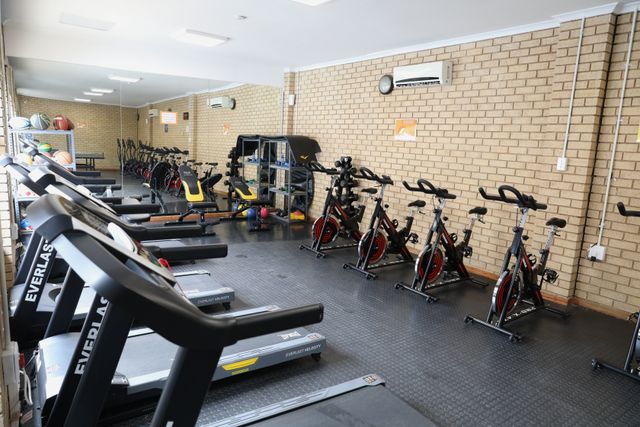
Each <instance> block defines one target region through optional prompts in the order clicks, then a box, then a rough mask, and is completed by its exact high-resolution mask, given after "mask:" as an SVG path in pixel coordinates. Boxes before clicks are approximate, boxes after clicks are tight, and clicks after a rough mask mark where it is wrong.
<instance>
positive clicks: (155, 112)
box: [148, 108, 160, 117]
mask: <svg viewBox="0 0 640 427" xmlns="http://www.w3.org/2000/svg"><path fill="white" fill-rule="evenodd" d="M148 113H149V117H158V116H160V111H158V109H157V108H154V109H152V110H149V112H148Z"/></svg>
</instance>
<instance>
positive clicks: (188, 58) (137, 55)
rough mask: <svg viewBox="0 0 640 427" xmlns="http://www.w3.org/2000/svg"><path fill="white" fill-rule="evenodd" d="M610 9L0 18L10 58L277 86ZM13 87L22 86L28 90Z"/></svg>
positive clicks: (349, 0)
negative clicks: (89, 22)
mask: <svg viewBox="0 0 640 427" xmlns="http://www.w3.org/2000/svg"><path fill="white" fill-rule="evenodd" d="M624 2H627V3H628V2H629V0H624V1H623V2H621V3H624ZM610 3H611V0H561V1H558V0H535V1H531V0H482V1H479V0H332V1H331V2H329V3H326V4H324V5H321V6H318V7H310V6H306V5H303V4H300V3H298V2H294V1H291V0H180V1H157V0H135V1H132V0H110V1H99V0H92V1H88V0H57V1H51V0H2V18H3V19H4V22H5V35H6V50H7V54H8V55H9V56H11V57H14V58H29V59H38V60H47V61H57V62H63V63H69V64H82V65H87V66H93V67H102V68H104V69H114V68H116V69H122V70H133V71H135V72H137V73H154V74H164V75H171V76H183V77H189V78H196V79H210V80H216V81H227V82H228V81H235V82H246V83H259V84H271V85H281V84H282V72H283V69H285V68H298V67H302V66H306V65H309V64H317V63H323V62H329V61H336V60H341V59H344V58H350V57H354V56H361V55H366V54H370V53H373V52H379V51H384V50H388V49H396V48H401V47H405V46H410V45H415V44H423V43H429V42H436V41H439V40H446V39H451V38H457V37H463V36H467V35H471V34H477V33H483V32H490V31H495V30H499V29H504V28H508V27H514V26H520V25H526V24H532V23H538V22H542V21H548V20H550V19H552V17H553V16H554V15H558V14H563V13H567V12H571V11H575V10H579V9H586V8H591V7H596V6H602V5H605V4H610ZM62 13H71V14H74V15H79V16H83V17H86V18H89V19H99V20H103V21H110V22H112V23H113V24H114V25H113V28H111V29H110V30H108V31H96V30H91V29H85V28H78V27H71V26H68V25H63V24H60V23H59V19H60V16H61V14H62ZM238 15H246V16H247V17H248V19H246V20H238V19H236V17H237V16H238ZM181 28H189V29H194V30H199V31H205V32H209V33H213V34H217V35H222V36H226V37H229V38H230V40H229V41H228V42H227V43H224V44H223V45H220V46H217V47H213V48H206V47H200V46H193V45H188V44H183V43H180V42H178V41H175V40H174V39H172V38H171V36H170V34H171V33H173V32H175V31H177V30H179V29H181ZM46 69H47V67H45V70H46ZM45 72H46V71H43V73H45ZM40 78H41V79H43V78H44V77H40ZM60 78H61V80H63V81H64V80H66V83H65V84H67V85H69V86H71V85H73V81H72V80H71V78H66V79H65V77H64V76H60ZM18 83H19V84H20V85H22V86H24V87H25V88H26V87H27V86H28V85H29V83H30V82H29V81H25V80H22V78H20V79H18ZM170 83H172V82H170V81H169V80H168V77H167V85H168V84H170ZM61 84H62V83H61ZM167 85H165V86H167ZM34 89H38V90H42V89H44V88H34ZM193 90H195V88H194V89H193ZM159 97H161V96H157V97H156V98H159Z"/></svg>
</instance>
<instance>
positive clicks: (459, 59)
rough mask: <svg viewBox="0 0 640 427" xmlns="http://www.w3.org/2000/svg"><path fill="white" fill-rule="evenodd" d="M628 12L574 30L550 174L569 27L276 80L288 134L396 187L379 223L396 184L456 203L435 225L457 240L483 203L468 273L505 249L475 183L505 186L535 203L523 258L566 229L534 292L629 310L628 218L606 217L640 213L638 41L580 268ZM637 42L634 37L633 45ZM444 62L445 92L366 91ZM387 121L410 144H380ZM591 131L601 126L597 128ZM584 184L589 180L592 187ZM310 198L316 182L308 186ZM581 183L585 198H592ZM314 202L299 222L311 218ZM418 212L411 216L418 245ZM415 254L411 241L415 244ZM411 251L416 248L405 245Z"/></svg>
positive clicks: (493, 268) (503, 232) (493, 211)
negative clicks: (288, 106) (601, 227)
mask: <svg viewBox="0 0 640 427" xmlns="http://www.w3.org/2000/svg"><path fill="white" fill-rule="evenodd" d="M630 21H631V14H625V15H620V16H618V17H616V16H614V15H603V16H597V17H593V18H588V19H587V20H586V23H585V30H584V36H583V41H582V43H583V44H582V49H581V58H580V65H579V69H578V79H577V84H576V94H575V101H574V109H573V118H572V121H571V132H570V135H569V142H568V150H567V157H568V159H569V160H568V164H569V168H568V170H567V171H566V172H558V171H556V161H557V158H558V157H559V156H561V154H562V147H563V141H564V131H565V127H566V123H567V112H568V105H569V99H570V93H571V87H572V79H573V72H574V67H575V57H576V49H577V46H578V40H579V35H580V21H579V20H578V21H571V22H566V23H562V24H561V25H560V26H559V27H557V28H552V29H547V30H541V31H535V32H529V33H524V34H518V35H513V36H508V37H501V38H496V39H491V40H483V41H478V42H474V43H467V44H461V45H454V46H448V47H443V48H438V49H430V50H424V51H419V52H412V53H406V54H400V55H395V56H389V57H383V58H377V59H371V60H367V61H362V62H355V63H348V64H343V65H336V66H330V67H325V68H320V69H312V70H307V71H302V72H298V73H295V75H290V73H287V74H285V76H284V83H285V96H286V95H287V94H288V93H295V94H296V96H297V104H296V106H295V112H294V113H293V114H291V113H290V112H288V111H287V112H286V113H285V118H287V119H288V121H293V125H292V130H293V133H297V134H304V135H308V136H310V137H313V138H316V139H317V140H318V141H319V143H320V146H321V147H322V150H323V152H322V153H321V155H320V160H321V161H322V162H324V163H326V164H330V163H331V162H332V161H333V160H335V159H336V158H337V157H339V156H341V155H350V156H352V157H353V158H354V160H355V163H356V164H357V165H362V166H365V165H366V166H367V167H369V168H371V169H373V170H374V171H376V172H377V173H379V174H388V175H390V176H391V177H392V178H393V179H394V180H395V182H396V185H395V186H392V187H390V188H389V189H388V192H387V193H386V194H387V197H386V200H387V202H388V203H389V205H390V208H389V211H390V214H391V215H392V216H393V217H397V218H403V217H404V216H405V215H406V213H407V211H408V209H407V207H406V205H407V203H408V202H409V201H411V200H413V199H414V198H415V197H414V195H412V194H410V193H409V192H407V191H405V190H404V188H403V187H402V185H401V184H400V183H401V181H402V180H408V181H415V180H416V179H417V178H420V177H422V178H426V179H428V180H430V181H433V182H434V183H435V184H437V185H440V186H443V187H446V188H448V189H449V190H450V191H451V192H453V193H454V194H456V195H458V199H456V200H454V201H449V202H448V204H447V208H446V214H447V216H448V217H449V222H448V227H449V229H450V230H452V231H458V232H460V231H461V230H462V229H463V228H464V225H465V224H466V222H467V221H468V217H467V211H468V209H470V208H471V207H473V206H476V205H486V206H487V207H488V208H489V214H488V215H487V217H486V224H485V225H482V224H477V228H476V229H475V234H474V237H473V241H472V243H473V246H474V249H475V252H474V256H473V258H472V259H471V260H470V261H469V263H470V265H472V266H473V267H476V268H479V269H482V270H485V271H488V272H491V273H497V272H498V270H499V266H500V264H501V261H502V258H503V255H504V251H505V248H506V247H507V245H508V243H509V242H510V240H511V236H512V234H511V232H510V230H511V227H512V226H513V225H514V224H515V210H514V209H513V208H512V207H509V206H504V205H501V204H499V203H496V202H487V201H484V200H483V199H481V198H480V196H479V194H478V187H479V186H483V187H486V188H487V189H491V190H494V191H495V189H496V187H497V186H499V185H501V184H512V185H515V186H516V187H517V188H519V189H521V190H522V191H523V192H527V193H532V194H534V195H535V196H536V197H537V198H538V199H539V200H540V201H542V202H546V203H548V204H549V209H548V210H547V211H539V212H532V213H531V215H530V220H529V222H528V234H529V236H530V240H529V241H528V246H529V247H530V249H531V252H533V253H537V248H539V247H541V246H542V245H543V244H544V241H545V238H546V230H545V226H544V223H545V221H546V220H548V219H549V218H551V217H553V216H560V217H563V218H565V219H567V221H568V225H567V227H566V229H565V230H563V231H562V233H561V237H560V238H558V239H556V242H555V246H554V248H553V249H552V257H551V262H550V265H549V266H550V267H552V268H556V269H557V270H558V271H559V272H560V273H561V280H559V282H558V283H557V284H555V285H551V286H545V291H546V292H547V293H553V294H555V295H556V296H558V297H559V298H561V299H570V298H575V297H577V298H579V299H580V300H586V301H587V302H590V303H596V304H599V305H600V306H604V307H608V308H611V309H619V310H622V311H632V310H636V309H637V306H638V305H639V304H640V280H639V279H637V277H638V274H637V273H636V272H637V271H638V269H639V268H640V253H639V252H638V251H639V250H640V248H638V244H637V240H638V238H637V235H638V232H640V221H635V220H634V219H629V220H625V219H624V218H622V217H621V216H620V215H618V214H617V213H614V208H615V206H614V205H615V203H616V202H617V201H623V202H625V203H629V204H630V205H631V206H635V207H638V208H640V182H638V179H639V178H638V177H640V175H639V174H638V170H639V168H640V163H638V160H640V153H639V151H638V144H637V143H636V142H635V138H636V132H637V129H638V121H639V119H638V117H639V116H640V114H638V113H640V79H639V77H640V72H639V71H638V61H639V60H640V52H638V51H639V50H640V43H636V44H635V47H634V53H633V56H632V63H631V72H630V77H629V81H628V88H627V99H626V101H625V107H624V111H623V118H624V121H623V126H622V128H621V132H620V134H621V137H620V145H619V149H618V154H617V158H616V163H615V168H614V171H615V173H614V178H615V179H614V181H613V188H612V191H611V198H610V202H609V204H608V206H607V210H608V217H607V221H606V230H605V233H604V245H605V246H606V247H607V251H608V252H607V258H606V262H604V263H593V262H591V261H587V260H586V250H587V248H588V247H589V246H590V245H592V244H593V243H594V242H595V241H596V240H597V234H598V229H597V226H598V222H599V218H600V211H601V209H602V201H603V194H604V191H605V182H606V175H607V170H608V160H609V156H610V151H611V143H612V141H613V129H614V126H615V120H616V113H617V105H618V102H619V94H620V87H621V85H622V75H623V69H624V61H625V54H626V49H627V42H628V37H629V33H630V27H631V22H630ZM637 39H638V36H637V35H636V41H637ZM442 60H447V61H451V62H452V63H453V81H452V84H451V85H448V86H433V87H421V88H405V89H401V90H395V91H394V92H392V94H390V95H388V96H383V95H381V94H380V93H379V92H378V90H377V82H378V80H379V78H380V77H381V76H382V75H384V74H388V73H389V74H390V73H392V71H393V67H395V66H402V65H410V64H417V63H423V62H431V61H442ZM397 118H415V119H417V120H418V137H417V141H416V142H399V141H394V140H393V129H394V121H395V119H397ZM601 123H602V125H601ZM592 176H593V179H592ZM317 179H318V181H319V184H318V188H322V187H323V185H322V183H323V182H327V183H328V180H327V179H326V177H324V176H320V177H317ZM592 181H593V188H592ZM321 209H322V198H316V200H315V202H314V204H313V206H312V211H311V216H318V215H319V214H320V212H321ZM430 220H431V217H430V215H429V214H428V210H427V215H426V216H424V217H423V216H421V215H419V217H418V218H417V219H416V223H415V227H416V231H417V232H418V233H419V234H420V235H421V236H424V235H425V234H426V232H427V229H428V227H429V225H430ZM418 246H419V245H418ZM416 249H417V247H416Z"/></svg>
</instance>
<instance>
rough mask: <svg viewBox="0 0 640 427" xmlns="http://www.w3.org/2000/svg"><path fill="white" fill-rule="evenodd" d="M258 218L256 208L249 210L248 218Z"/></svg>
mask: <svg viewBox="0 0 640 427" xmlns="http://www.w3.org/2000/svg"><path fill="white" fill-rule="evenodd" d="M256 217H257V213H256V210H255V209H254V208H249V209H247V218H249V219H256Z"/></svg>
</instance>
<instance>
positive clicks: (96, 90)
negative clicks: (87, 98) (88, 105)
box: [91, 87, 113, 93]
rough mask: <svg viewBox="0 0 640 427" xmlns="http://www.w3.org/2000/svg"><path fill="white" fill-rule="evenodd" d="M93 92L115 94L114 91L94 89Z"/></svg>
mask: <svg viewBox="0 0 640 427" xmlns="http://www.w3.org/2000/svg"><path fill="white" fill-rule="evenodd" d="M91 92H100V93H113V89H100V88H95V87H92V88H91Z"/></svg>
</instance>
